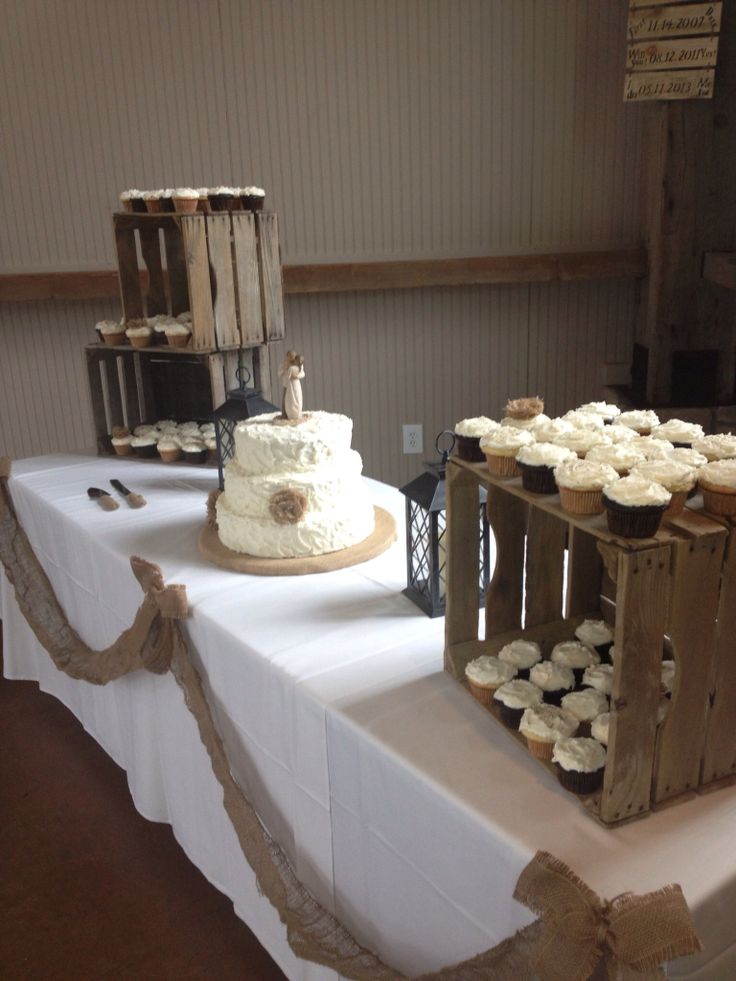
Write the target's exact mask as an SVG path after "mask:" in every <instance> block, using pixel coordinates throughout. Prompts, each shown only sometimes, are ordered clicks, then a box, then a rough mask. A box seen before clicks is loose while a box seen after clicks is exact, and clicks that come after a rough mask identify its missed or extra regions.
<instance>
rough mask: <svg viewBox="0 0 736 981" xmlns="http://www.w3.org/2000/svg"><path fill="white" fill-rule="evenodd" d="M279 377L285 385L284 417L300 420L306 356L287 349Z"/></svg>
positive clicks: (282, 404)
mask: <svg viewBox="0 0 736 981" xmlns="http://www.w3.org/2000/svg"><path fill="white" fill-rule="evenodd" d="M279 377H280V378H281V384H282V385H283V386H284V397H283V400H282V402H281V411H282V418H283V419H293V420H295V421H297V422H298V421H299V420H300V419H301V418H302V382H301V380H302V378H304V358H303V357H302V356H301V354H297V352H296V351H287V352H286V360H285V361H284V363H283V364H282V365H281V367H280V368H279Z"/></svg>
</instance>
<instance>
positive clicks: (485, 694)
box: [467, 678, 501, 708]
mask: <svg viewBox="0 0 736 981" xmlns="http://www.w3.org/2000/svg"><path fill="white" fill-rule="evenodd" d="M467 682H468V687H469V688H470V693H471V695H472V696H473V698H474V699H476V701H478V702H480V704H481V705H485V706H486V708H488V706H489V705H490V704H491V702H492V701H493V696H494V694H495V693H496V690H497V689H498V688H500V687H501V683H500V682H499V683H498V684H497V685H492V686H489V687H486V686H485V685H476V683H475V682H474V681H471V680H470V678H468V679H467Z"/></svg>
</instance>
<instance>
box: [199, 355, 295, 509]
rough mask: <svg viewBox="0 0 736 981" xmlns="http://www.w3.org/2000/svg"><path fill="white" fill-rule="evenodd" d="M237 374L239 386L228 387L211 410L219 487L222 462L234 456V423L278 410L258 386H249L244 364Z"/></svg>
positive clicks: (221, 487) (222, 480) (221, 484)
mask: <svg viewBox="0 0 736 981" xmlns="http://www.w3.org/2000/svg"><path fill="white" fill-rule="evenodd" d="M236 375H237V378H238V382H239V387H238V388H234V389H232V390H231V391H229V392H228V393H227V399H226V400H225V401H224V402H223V403H222V405H220V406H218V408H216V409H215V411H214V413H213V416H214V420H215V439H216V441H217V472H218V477H219V483H220V490H224V489H225V464H226V463H227V462H228V460H231V459H232V458H233V457H234V456H235V427H236V426H237V424H238V423H239V422H243V421H244V420H245V419H252V418H253V417H254V416H260V415H263V414H264V413H266V412H280V409H279V407H278V406H277V405H274V404H273V403H272V402H269V401H268V400H267V399H264V398H263V396H262V395H261V393H260V392H259V391H258V390H257V389H255V388H248V382H249V381H250V378H251V375H250V372H249V371H248V369H247V368H246V367H245V365H241V366H240V367H239V368H238V370H237V372H236ZM244 376H245V377H244Z"/></svg>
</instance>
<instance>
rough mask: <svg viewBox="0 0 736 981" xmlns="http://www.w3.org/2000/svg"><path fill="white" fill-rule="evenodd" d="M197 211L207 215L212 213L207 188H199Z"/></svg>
mask: <svg viewBox="0 0 736 981" xmlns="http://www.w3.org/2000/svg"><path fill="white" fill-rule="evenodd" d="M197 211H202V212H204V213H205V214H206V215H208V214H210V212H211V211H212V208H211V207H210V199H209V197H208V193H207V188H206V187H198V188H197Z"/></svg>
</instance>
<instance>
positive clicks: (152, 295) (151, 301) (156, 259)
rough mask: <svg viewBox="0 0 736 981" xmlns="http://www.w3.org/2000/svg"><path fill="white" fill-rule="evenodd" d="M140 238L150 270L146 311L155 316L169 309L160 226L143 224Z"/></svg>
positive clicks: (145, 261)
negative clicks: (162, 260)
mask: <svg viewBox="0 0 736 981" xmlns="http://www.w3.org/2000/svg"><path fill="white" fill-rule="evenodd" d="M138 238H139V241H140V244H141V256H142V258H143V261H144V263H145V264H146V269H147V270H148V292H147V294H146V313H147V315H148V316H149V317H153V316H155V315H156V314H158V313H166V311H167V310H168V300H167V297H166V286H165V283H164V270H163V264H162V262H161V239H160V237H159V230H158V227H157V226H154V225H143V226H142V227H141V228H139V229H138Z"/></svg>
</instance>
